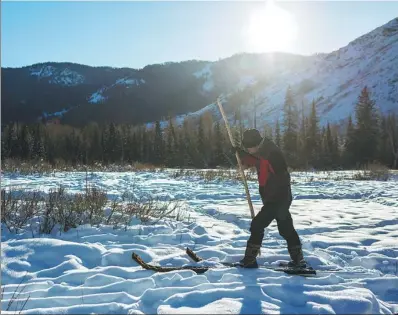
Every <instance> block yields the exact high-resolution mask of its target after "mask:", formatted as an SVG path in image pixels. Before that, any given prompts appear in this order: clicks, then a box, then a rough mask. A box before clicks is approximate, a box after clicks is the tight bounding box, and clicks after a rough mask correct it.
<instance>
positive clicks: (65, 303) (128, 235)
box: [1, 170, 398, 314]
mask: <svg viewBox="0 0 398 315" xmlns="http://www.w3.org/2000/svg"><path fill="white" fill-rule="evenodd" d="M344 174H347V172H345V173H344ZM171 175H172V171H168V170H166V171H164V172H159V173H151V172H139V173H93V174H89V178H88V180H89V182H90V183H92V184H95V185H96V186H97V187H101V188H104V189H107V191H108V197H109V198H110V199H112V198H118V197H119V196H120V195H121V193H123V192H124V191H125V190H129V189H133V187H138V188H135V189H139V190H140V191H145V192H150V193H151V194H153V195H157V196H162V197H163V198H164V199H174V198H176V199H180V200H182V201H184V202H185V203H186V205H187V211H188V212H189V216H188V217H187V219H186V220H185V221H183V222H178V221H173V220H170V219H169V220H161V221H159V222H157V223H155V224H153V225H148V224H143V223H141V222H139V221H138V220H134V222H132V225H131V226H129V228H128V229H127V230H124V229H113V227H111V226H103V225H100V226H93V227H91V226H88V225H83V226H79V227H78V228H75V229H71V230H69V231H68V232H66V233H54V234H53V235H41V236H40V235H34V238H32V232H31V231H30V230H29V229H28V230H26V231H25V232H23V233H21V234H19V235H13V234H10V233H8V232H7V231H6V230H5V229H4V228H3V229H2V246H1V260H2V264H1V271H2V274H1V276H2V278H1V279H2V286H3V289H4V293H3V297H2V310H4V309H7V306H8V304H9V302H10V301H11V300H14V299H15V296H14V297H13V294H14V292H15V291H17V292H21V293H20V294H19V296H18V299H17V300H14V301H13V303H12V305H11V307H10V308H9V311H11V312H15V311H18V310H19V308H20V307H21V304H22V303H23V301H25V300H26V299H27V298H28V297H29V300H28V301H27V303H26V305H25V307H24V310H23V311H22V313H24V314H38V313H41V314H59V313H66V314H79V313H80V314H81V313H97V314H105V313H106V314H120V313H121V314H148V313H150V314H155V313H157V314H170V313H176V314H189V313H195V314H209V313H212V314H217V313H220V314H250V313H252V314H254V313H257V314H259V313H273V314H274V313H281V314H286V313H290V314H292V313H296V314H297V313H298V314H300V313H306V314H339V313H344V314H392V313H394V312H395V313H397V312H398V242H397V240H398V215H397V214H398V185H397V181H396V179H395V178H394V179H393V180H391V181H388V182H376V181H351V180H333V179H330V180H320V179H319V178H320V177H321V176H320V175H321V174H319V173H312V174H306V173H294V174H292V180H293V182H294V184H293V187H292V188H293V194H294V198H295V199H294V201H293V204H292V207H291V212H292V216H293V220H294V224H295V227H296V229H297V231H298V233H299V235H300V238H301V240H302V242H303V249H304V254H305V256H306V259H307V260H308V262H309V263H310V264H311V265H312V266H313V267H314V268H316V269H317V270H320V271H319V275H318V276H317V277H312V278H304V277H299V276H289V275H286V274H284V273H281V272H276V271H272V270H267V269H259V270H245V269H238V268H227V267H222V268H220V269H216V270H209V271H208V272H206V273H204V274H200V275H198V274H196V273H194V272H192V271H189V270H185V271H174V272H169V273H153V272H152V271H147V270H143V269H142V268H141V267H140V266H138V265H137V264H136V263H135V262H134V261H133V260H132V259H131V254H132V253H133V252H135V253H137V254H139V255H140V256H141V257H142V258H143V259H144V260H145V261H146V262H149V263H153V264H161V265H165V266H179V265H188V264H189V265H192V264H195V263H193V262H192V261H191V260H190V259H189V257H188V256H187V255H186V254H185V248H186V247H190V248H192V249H193V250H195V252H196V253H197V254H198V255H199V256H201V257H202V258H204V261H203V262H200V263H196V265H212V264H217V262H219V261H228V262H233V261H237V260H239V259H241V258H242V256H243V254H244V250H245V246H246V241H247V239H248V236H249V234H248V229H249V227H250V222H251V219H250V212H249V209H248V205H247V202H246V199H245V198H246V197H245V193H244V188H243V185H242V184H241V183H238V182H234V181H232V180H226V181H222V180H214V181H210V182H207V181H204V180H201V179H199V178H197V177H187V178H185V177H181V178H173V177H172V176H171ZM308 176H310V177H312V178H313V179H311V180H308ZM333 176H336V177H338V176H341V174H337V173H336V174H333ZM85 182H86V174H85V173H77V172H73V173H54V174H51V175H31V176H22V175H17V174H13V175H4V176H3V178H2V186H3V187H10V186H15V187H18V188H19V189H21V190H26V189H34V190H37V189H39V190H40V191H42V192H43V194H45V193H47V192H48V191H49V189H50V188H56V187H57V185H59V184H62V185H63V186H64V187H65V188H67V190H68V191H71V192H80V191H82V190H84V187H85ZM249 189H250V191H251V195H252V199H253V204H254V207H255V211H256V212H258V211H259V210H260V207H261V201H260V198H259V196H258V192H257V184H256V183H255V182H249ZM288 259H289V256H288V252H287V249H286V243H285V241H284V240H283V239H282V238H281V237H280V236H279V234H278V231H277V229H276V224H275V223H272V224H271V225H270V227H269V228H268V229H267V230H266V235H265V237H264V242H263V246H262V255H261V257H259V258H258V262H259V263H260V264H261V265H269V264H271V265H272V264H276V263H278V262H281V261H287V260H288ZM327 269H339V271H337V272H326V271H325V270H327ZM322 270H324V271H322ZM18 302H19V304H18Z"/></svg>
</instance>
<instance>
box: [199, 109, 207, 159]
mask: <svg viewBox="0 0 398 315" xmlns="http://www.w3.org/2000/svg"><path fill="white" fill-rule="evenodd" d="M203 125H204V124H203V116H200V118H199V124H198V135H197V151H198V153H197V157H198V166H200V167H207V157H206V151H207V150H206V145H205V142H206V139H205V132H204V126H203Z"/></svg>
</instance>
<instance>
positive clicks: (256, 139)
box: [242, 129, 263, 148]
mask: <svg viewBox="0 0 398 315" xmlns="http://www.w3.org/2000/svg"><path fill="white" fill-rule="evenodd" d="M261 141H263V138H262V137H261V135H260V132H259V131H258V130H257V129H247V130H245V132H244V133H243V139H242V145H243V146H244V147H245V148H253V147H256V146H258V145H259V144H260V143H261Z"/></svg>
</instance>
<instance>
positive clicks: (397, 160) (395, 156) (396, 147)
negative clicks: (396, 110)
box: [386, 114, 398, 169]
mask: <svg viewBox="0 0 398 315" xmlns="http://www.w3.org/2000/svg"><path fill="white" fill-rule="evenodd" d="M386 127H387V134H388V140H389V144H390V145H389V148H390V150H391V151H390V152H391V158H392V163H389V164H391V167H392V168H393V169H397V168H398V119H397V117H396V115H395V114H389V115H388V117H387V124H386Z"/></svg>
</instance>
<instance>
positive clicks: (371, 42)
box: [187, 18, 398, 125]
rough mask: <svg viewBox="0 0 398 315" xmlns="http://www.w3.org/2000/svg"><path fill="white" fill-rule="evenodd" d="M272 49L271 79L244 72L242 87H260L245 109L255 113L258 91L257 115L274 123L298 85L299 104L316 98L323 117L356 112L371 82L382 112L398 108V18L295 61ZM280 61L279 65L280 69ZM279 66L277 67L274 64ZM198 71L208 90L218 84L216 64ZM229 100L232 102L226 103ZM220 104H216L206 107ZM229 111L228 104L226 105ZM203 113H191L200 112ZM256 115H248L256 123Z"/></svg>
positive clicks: (335, 118) (323, 120)
mask: <svg viewBox="0 0 398 315" xmlns="http://www.w3.org/2000/svg"><path fill="white" fill-rule="evenodd" d="M273 58H274V56H273V55H272V54H268V60H269V65H268V66H269V67H268V68H266V69H262V70H263V71H264V76H267V77H268V80H265V83H261V82H258V81H257V80H256V78H255V77H253V76H250V75H247V74H244V75H242V76H241V77H240V80H239V84H238V85H237V86H236V89H242V88H243V89H244V88H247V87H250V86H253V87H255V88H254V90H253V93H252V94H251V93H249V95H250V98H247V99H246V100H245V101H244V102H243V103H242V105H243V106H242V110H243V111H244V112H246V114H248V116H250V117H251V116H252V113H253V112H254V109H253V104H254V102H253V101H252V100H253V96H254V98H255V100H256V101H255V103H256V104H257V113H258V114H257V119H258V122H259V123H260V124H261V121H263V122H266V123H269V124H274V123H275V121H276V120H277V119H282V117H283V113H282V111H281V109H282V107H283V102H284V99H285V94H286V90H287V88H288V87H289V86H290V88H291V89H292V90H293V92H294V95H295V100H296V104H297V105H298V106H299V107H300V108H301V104H302V103H304V106H305V108H306V109H309V106H310V103H311V102H312V101H313V100H315V101H316V104H317V111H318V114H319V115H320V123H321V124H322V125H325V124H326V123H327V122H334V123H338V122H340V121H342V120H345V119H346V118H347V117H348V115H351V114H353V111H354V106H355V103H356V101H357V99H358V96H359V94H360V91H361V89H362V88H363V87H364V86H367V87H368V88H369V89H370V91H371V96H372V98H373V99H374V100H375V101H376V105H377V106H378V108H379V109H380V111H381V112H382V113H387V112H389V111H395V112H398V18H396V19H394V20H392V21H390V22H389V23H387V24H385V25H383V26H381V27H379V28H377V29H375V30H373V31H372V32H370V33H368V34H366V35H363V36H361V37H360V38H358V39H356V40H354V41H352V42H351V43H349V44H348V45H347V46H345V47H342V48H340V49H339V50H337V51H334V52H331V53H329V54H320V55H314V56H311V57H310V58H306V59H301V60H300V62H299V63H295V64H294V67H284V68H282V67H280V64H278V63H274V62H273ZM276 67H277V69H276ZM270 69H273V70H274V71H273V73H271V74H270V73H269V70H270ZM195 75H198V76H199V75H200V76H202V77H205V78H206V80H207V81H206V82H205V84H204V85H203V88H204V89H205V90H209V88H210V87H211V86H212V72H211V65H206V67H204V68H203V70H202V71H199V72H197V73H196V74H195ZM226 106H228V105H226ZM206 108H207V109H209V110H214V106H212V105H210V106H207V107H206ZM226 110H227V111H228V107H226ZM197 114H198V113H191V114H189V115H187V117H190V116H196V115H197ZM251 123H252V121H251V120H250V119H249V120H247V121H246V124H247V125H250V124H251Z"/></svg>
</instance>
